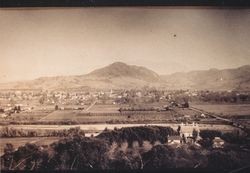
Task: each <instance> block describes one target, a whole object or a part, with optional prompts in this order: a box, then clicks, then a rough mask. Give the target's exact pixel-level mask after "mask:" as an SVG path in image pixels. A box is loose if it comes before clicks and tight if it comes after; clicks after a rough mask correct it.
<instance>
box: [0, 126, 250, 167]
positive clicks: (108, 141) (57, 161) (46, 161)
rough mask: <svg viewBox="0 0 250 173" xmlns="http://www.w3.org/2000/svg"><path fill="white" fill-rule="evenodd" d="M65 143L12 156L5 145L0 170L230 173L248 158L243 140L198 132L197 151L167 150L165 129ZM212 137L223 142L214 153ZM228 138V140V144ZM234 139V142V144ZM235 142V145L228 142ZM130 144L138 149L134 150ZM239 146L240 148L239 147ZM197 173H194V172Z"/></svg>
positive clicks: (74, 137)
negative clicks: (205, 172)
mask: <svg viewBox="0 0 250 173" xmlns="http://www.w3.org/2000/svg"><path fill="white" fill-rule="evenodd" d="M75 132H76V133H72V134H70V135H68V136H67V137H66V138H64V139H61V140H59V141H58V142H55V143H53V144H51V145H50V146H45V145H43V146H39V145H36V144H26V145H25V146H21V147H19V148H18V150H16V151H15V150H14V149H13V146H12V145H11V144H7V145H6V147H5V149H4V153H5V154H4V155H3V156H2V157H1V169H2V170H26V171H27V170H46V171H48V170H83V169H99V170H106V169H115V170H116V169H117V170H121V169H157V168H161V169H167V168H192V169H194V168H203V169H206V170H207V169H208V170H210V171H211V170H213V171H224V172H225V171H226V172H228V171H230V170H234V169H238V168H244V167H246V166H249V162H250V160H249V159H250V158H249V155H250V152H249V144H248V149H247V146H245V147H244V149H243V148H242V146H243V145H247V141H246V140H245V139H246V138H245V136H235V135H233V134H230V133H228V134H225V135H221V134H220V133H219V132H218V131H208V130H206V131H204V132H200V135H201V137H202V140H200V141H198V143H200V145H199V144H198V143H197V142H195V143H188V142H186V141H184V142H182V143H179V144H172V143H171V142H169V143H168V142H167V141H168V137H169V136H172V135H176V132H175V131H174V130H173V129H171V128H169V127H157V126H148V127H133V128H122V129H116V130H114V131H109V130H105V131H103V133H101V134H100V135H99V136H97V137H91V138H88V137H84V134H83V135H81V134H80V131H75ZM215 134H216V135H221V137H222V138H223V139H224V140H225V141H226V142H227V145H225V147H224V148H217V149H214V148H213V147H212V141H213V139H214V137H215ZM232 137H233V138H232ZM235 137H236V138H235ZM232 139H237V140H232ZM136 141H138V142H139V145H138V144H137V145H136ZM240 146H241V147H240ZM196 172H197V170H196Z"/></svg>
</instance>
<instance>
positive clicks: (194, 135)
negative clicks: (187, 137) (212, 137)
mask: <svg viewBox="0 0 250 173" xmlns="http://www.w3.org/2000/svg"><path fill="white" fill-rule="evenodd" d="M192 136H193V138H194V142H195V141H196V140H197V137H198V131H197V130H196V129H193V132H192Z"/></svg>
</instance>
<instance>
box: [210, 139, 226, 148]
mask: <svg viewBox="0 0 250 173" xmlns="http://www.w3.org/2000/svg"><path fill="white" fill-rule="evenodd" d="M224 143H225V142H224V140H222V139H221V138H220V137H215V138H214V140H213V148H223V147H224Z"/></svg>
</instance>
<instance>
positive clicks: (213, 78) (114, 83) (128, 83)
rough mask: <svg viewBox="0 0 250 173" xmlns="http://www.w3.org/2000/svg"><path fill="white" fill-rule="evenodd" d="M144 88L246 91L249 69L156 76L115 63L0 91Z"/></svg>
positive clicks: (7, 86)
mask: <svg viewBox="0 0 250 173" xmlns="http://www.w3.org/2000/svg"><path fill="white" fill-rule="evenodd" d="M144 86H149V87H156V88H165V89H197V90H233V89H238V90H250V65H245V66H242V67H239V68H235V69H223V70H218V69H210V70H203V71H190V72H186V73H184V72H178V73H174V74H170V75H158V74H157V73H155V72H153V71H152V70H149V69H147V68H145V67H141V66H135V65H127V64H125V63H122V62H115V63H113V64H110V65H108V66H106V67H103V68H100V69H97V70H94V71H92V72H90V73H88V74H85V75H78V76H56V77H41V78H37V79H34V80H29V81H19V82H11V83H4V84H0V89H52V90H57V89H76V88H94V89H110V88H113V89H115V88H120V89H130V88H141V87H144Z"/></svg>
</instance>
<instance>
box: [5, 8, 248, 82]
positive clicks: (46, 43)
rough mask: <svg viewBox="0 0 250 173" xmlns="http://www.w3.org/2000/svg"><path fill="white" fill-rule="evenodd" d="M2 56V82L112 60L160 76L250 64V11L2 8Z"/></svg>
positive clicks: (84, 69)
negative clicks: (139, 67)
mask: <svg viewBox="0 0 250 173" xmlns="http://www.w3.org/2000/svg"><path fill="white" fill-rule="evenodd" d="M174 35H176V36H174ZM0 60H1V63H0V83H1V82H8V81H14V80H23V79H34V78H37V77H41V76H57V75H81V74H86V73H89V72H90V71H92V70H94V69H97V68H101V67H104V66H106V65H108V64H110V63H113V62H115V61H122V62H125V63H127V64H133V65H139V66H145V67H147V68H149V69H151V70H153V71H155V72H157V73H158V74H169V73H174V72H180V71H190V70H203V69H204V70H205V69H209V68H219V69H222V68H235V67H239V66H241V65H246V64H250V9H215V8H214V9H213V8H197V7H195V8H190V7H189V8H184V7H183V8H182V7H172V8H170V7H151V8H144V7H140V8H136V7H133V8H47V9H39V8H34V9H19V10H17V9H0Z"/></svg>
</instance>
